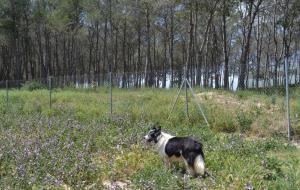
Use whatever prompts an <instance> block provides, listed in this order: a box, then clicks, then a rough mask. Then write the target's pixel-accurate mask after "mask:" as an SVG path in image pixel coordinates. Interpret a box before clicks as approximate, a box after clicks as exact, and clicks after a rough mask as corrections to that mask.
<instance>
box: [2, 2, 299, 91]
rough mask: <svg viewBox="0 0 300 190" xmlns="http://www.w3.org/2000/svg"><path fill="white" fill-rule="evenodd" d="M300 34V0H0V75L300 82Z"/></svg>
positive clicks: (219, 84)
mask: <svg viewBox="0 0 300 190" xmlns="http://www.w3.org/2000/svg"><path fill="white" fill-rule="evenodd" d="M299 42H300V1H298V0H184V1H178V0H0V46H1V47H0V81H4V80H27V81H28V80H40V79H45V78H47V77H49V76H52V77H57V78H59V80H61V81H59V82H61V83H65V82H66V81H68V80H71V81H78V80H87V81H88V82H89V83H90V82H95V83H96V84H97V85H100V84H101V83H102V82H103V81H105V80H106V79H107V76H108V74H109V73H112V75H113V76H114V77H117V78H118V79H120V81H121V87H124V88H126V87H129V86H133V87H136V88H138V87H141V86H146V87H162V88H165V87H167V86H168V87H173V86H175V85H178V84H180V82H181V81H182V78H183V77H185V76H186V77H187V78H188V79H189V81H190V82H191V84H192V85H198V86H203V87H214V88H225V89H228V88H230V86H231V85H232V83H233V79H234V78H238V88H239V89H246V88H267V87H274V86H275V87H276V86H279V85H283V83H284V77H285V75H284V70H285V67H284V65H285V64H284V62H285V61H286V62H287V63H288V67H289V68H288V71H289V74H290V83H291V84H300V47H299ZM185 71H187V72H185Z"/></svg>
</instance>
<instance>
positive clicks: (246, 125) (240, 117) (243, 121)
mask: <svg viewBox="0 0 300 190" xmlns="http://www.w3.org/2000/svg"><path fill="white" fill-rule="evenodd" d="M237 122H238V124H239V128H240V131H241V132H242V133H244V132H246V131H248V130H250V127H251V124H252V116H251V115H250V114H247V113H245V112H243V111H240V112H238V113H237Z"/></svg>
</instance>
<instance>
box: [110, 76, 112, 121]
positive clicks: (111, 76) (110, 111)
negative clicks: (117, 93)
mask: <svg viewBox="0 0 300 190" xmlns="http://www.w3.org/2000/svg"><path fill="white" fill-rule="evenodd" d="M109 101H110V106H109V111H110V116H112V76H111V72H109Z"/></svg>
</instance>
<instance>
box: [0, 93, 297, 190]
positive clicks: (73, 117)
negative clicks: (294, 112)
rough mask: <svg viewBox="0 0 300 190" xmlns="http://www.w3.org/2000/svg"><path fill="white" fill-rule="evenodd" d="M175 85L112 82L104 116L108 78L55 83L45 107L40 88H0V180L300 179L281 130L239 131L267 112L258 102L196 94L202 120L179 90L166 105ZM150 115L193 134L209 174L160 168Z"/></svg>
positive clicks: (267, 184) (210, 184) (15, 183)
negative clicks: (76, 84) (223, 101)
mask: <svg viewBox="0 0 300 190" xmlns="http://www.w3.org/2000/svg"><path fill="white" fill-rule="evenodd" d="M197 91H198V92H199V89H197ZM176 92H177V91H176V90H174V89H171V90H157V89H139V90H121V89H113V116H112V117H111V116H110V114H109V96H108V90H107V89H106V88H100V89H87V90H74V89H64V90H61V89H56V90H54V91H53V94H52V97H53V100H52V103H53V105H52V109H51V110H50V109H49V99H48V97H49V94H48V91H47V90H43V89H42V90H33V91H26V90H21V91H18V90H13V91H10V98H9V107H8V108H7V107H6V106H5V105H6V99H5V92H4V91H0V106H1V107H0V189H32V188H33V189H40V188H50V189H52V188H54V189H55V188H68V187H72V188H74V189H83V188H96V189H103V188H105V187H104V186H103V183H104V182H105V181H109V182H114V181H123V182H125V183H127V185H128V188H131V189H168V188H169V189H183V188H189V189H244V188H245V187H246V186H247V187H254V188H255V189H278V188H279V189H297V188H298V187H299V186H300V180H299V179H300V174H299V172H297V171H300V168H299V161H300V160H299V156H298V155H299V150H298V149H296V148H294V147H293V146H290V145H289V144H288V143H286V141H285V139H284V138H283V137H284V136H279V137H278V136H272V135H271V136H268V138H263V139H259V138H255V139H256V140H254V139H252V137H246V136H245V135H246V134H247V132H248V131H249V130H252V127H253V121H254V120H255V119H257V118H260V119H266V118H264V117H265V116H266V115H265V113H264V111H262V109H260V108H258V107H257V106H253V105H252V104H249V105H250V106H249V107H247V108H243V109H245V110H243V111H244V112H238V113H239V114H238V113H235V112H231V110H230V109H229V108H227V107H222V106H220V105H218V104H216V103H214V101H213V100H212V101H209V100H207V101H206V100H203V101H201V103H202V106H203V108H204V111H205V114H206V116H207V118H208V121H209V123H210V127H208V126H207V125H206V123H205V121H204V119H203V117H202V116H201V114H200V113H199V112H198V110H197V107H196V105H195V103H194V102H193V100H192V97H189V99H190V104H189V119H187V118H186V116H185V111H184V97H183V96H180V97H179V101H178V104H177V105H176V106H175V109H174V111H173V113H170V109H171V106H172V103H173V101H174V98H175V96H176ZM214 93H217V94H219V93H220V94H222V95H224V96H225V97H228V99H229V97H231V98H232V97H234V98H235V97H236V96H237V99H242V100H243V101H250V102H252V101H253V102H255V101H257V99H259V100H261V101H262V102H263V103H264V104H266V105H267V104H268V102H269V104H270V106H272V99H271V97H269V96H266V95H260V94H255V92H250V93H249V94H247V93H246V92H245V95H236V94H230V93H228V92H222V91H214ZM280 99H281V98H280V97H278V98H276V102H274V103H273V104H276V105H277V104H278V103H279V100H280ZM292 103H294V100H292ZM254 105H255V104H254ZM266 107H267V106H266ZM241 109H242V108H241ZM279 112H280V114H281V111H280V110H279ZM268 121H269V120H268ZM155 122H159V123H160V124H161V125H162V127H163V130H164V131H167V132H170V133H172V134H174V135H179V136H193V137H194V138H195V139H198V140H200V141H201V142H202V143H203V144H204V152H205V155H206V167H207V170H208V172H209V173H210V174H211V176H209V177H207V178H204V179H198V178H186V177H184V175H183V174H182V171H181V170H182V168H183V166H182V165H181V164H178V165H174V167H173V168H170V169H167V168H165V167H164V166H163V163H162V161H161V159H160V158H159V156H158V154H157V153H155V151H153V149H152V148H151V146H148V145H146V144H144V142H143V140H142V137H143V136H144V134H145V133H146V132H147V131H148V130H149V128H150V126H151V124H152V123H155ZM266 123H268V122H266ZM270 130H273V129H270ZM278 154H280V155H281V156H280V157H279V156H278ZM287 179H288V180H287Z"/></svg>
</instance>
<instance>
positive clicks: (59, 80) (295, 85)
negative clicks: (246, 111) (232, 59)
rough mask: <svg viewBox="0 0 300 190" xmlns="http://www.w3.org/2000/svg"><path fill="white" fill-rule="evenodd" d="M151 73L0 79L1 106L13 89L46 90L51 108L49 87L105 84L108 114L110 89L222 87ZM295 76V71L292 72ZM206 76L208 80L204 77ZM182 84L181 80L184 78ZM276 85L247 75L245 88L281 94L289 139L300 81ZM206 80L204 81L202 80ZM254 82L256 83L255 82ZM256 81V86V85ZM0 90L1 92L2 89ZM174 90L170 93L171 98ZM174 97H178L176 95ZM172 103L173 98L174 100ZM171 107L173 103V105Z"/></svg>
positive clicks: (298, 123) (212, 81)
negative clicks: (291, 101)
mask: <svg viewBox="0 0 300 190" xmlns="http://www.w3.org/2000/svg"><path fill="white" fill-rule="evenodd" d="M152 74H153V75H154V76H155V77H152V79H151V80H152V81H150V79H149V75H151V74H148V75H145V74H144V73H137V72H120V73H108V74H94V75H86V74H85V75H66V76H59V77H51V76H50V77H47V78H37V79H35V80H6V81H0V90H1V91H2V96H3V97H2V98H3V102H5V104H4V105H2V106H4V107H5V108H2V109H9V108H10V106H11V104H13V101H11V95H10V93H11V92H14V91H17V90H30V91H31V90H35V89H44V90H45V91H46V92H45V93H44V94H43V95H44V96H47V99H48V105H49V109H50V110H51V109H52V106H53V96H54V94H53V90H55V89H62V90H63V89H93V88H94V89H97V88H105V89H106V92H107V102H108V107H107V112H108V113H109V114H110V115H113V113H114V111H115V110H114V109H115V108H114V102H113V97H114V94H113V89H115V88H120V89H129V90H130V89H133V88H143V87H151V88H167V89H169V88H177V89H180V90H181V89H182V88H183V87H184V88H185V90H186V93H185V94H186V97H187V89H189V88H190V90H191V91H190V92H191V93H192V95H193V96H192V97H195V92H194V90H193V88H195V87H196V88H199V87H200V89H202V90H206V87H207V88H209V89H215V88H217V87H219V88H222V85H223V84H222V78H221V77H220V80H219V81H218V82H219V84H218V86H216V85H217V84H216V78H215V77H210V78H209V79H205V77H204V76H203V77H202V79H200V83H198V84H197V82H196V81H197V80H198V79H197V78H192V77H190V76H192V75H190V76H187V77H186V78H185V76H186V75H184V72H183V71H176V72H174V73H173V74H172V73H170V72H164V71H155V73H152ZM295 76H296V75H295ZM205 80H208V81H205ZM185 81H186V83H185V84H183V82H185ZM278 81H280V82H279V83H278V85H276V86H275V85H274V82H272V80H266V79H260V81H257V80H256V79H254V78H248V79H247V81H246V82H247V85H246V86H248V88H247V89H246V91H255V92H257V93H262V94H266V95H267V96H270V97H271V99H272V98H273V96H274V99H275V98H276V97H275V96H277V97H282V102H284V109H285V111H286V118H287V119H286V121H287V124H286V125H287V129H288V137H289V139H290V138H291V136H292V135H293V131H291V127H290V126H291V125H292V126H294V129H295V130H299V131H300V118H299V115H300V81H297V80H296V78H290V77H289V80H285V76H282V77H279V78H278ZM205 83H206V84H205ZM229 83H230V90H232V91H234V92H240V91H242V90H241V89H238V88H237V79H236V76H234V75H233V76H231V77H230V80H229ZM255 84H256V85H255ZM257 84H258V88H256V87H257ZM3 92H4V93H3ZM175 97H176V94H174V98H175ZM177 98H178V97H177ZM291 98H292V99H293V100H295V101H293V103H292V105H290V102H289V100H290V99H291ZM175 103H176V101H175ZM173 107H174V105H173ZM198 108H199V111H200V113H201V114H202V115H203V116H204V118H205V120H206V123H207V124H208V123H209V121H207V119H206V117H205V113H204V111H203V110H202V109H201V103H200V104H198ZM116 109H117V108H116ZM186 112H188V100H186Z"/></svg>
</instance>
